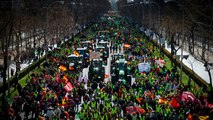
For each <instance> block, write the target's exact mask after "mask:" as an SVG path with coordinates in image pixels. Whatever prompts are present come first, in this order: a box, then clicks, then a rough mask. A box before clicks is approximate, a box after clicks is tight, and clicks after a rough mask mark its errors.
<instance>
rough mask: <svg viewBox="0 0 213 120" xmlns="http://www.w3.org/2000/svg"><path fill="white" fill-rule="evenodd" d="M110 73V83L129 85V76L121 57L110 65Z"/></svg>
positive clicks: (125, 63)
mask: <svg viewBox="0 0 213 120" xmlns="http://www.w3.org/2000/svg"><path fill="white" fill-rule="evenodd" d="M111 73H112V75H111V77H112V83H115V82H116V81H121V82H123V83H126V82H130V83H131V75H129V73H130V72H129V69H128V67H127V61H126V60H125V59H124V58H123V57H121V58H119V59H117V60H116V61H115V63H114V64H111Z"/></svg>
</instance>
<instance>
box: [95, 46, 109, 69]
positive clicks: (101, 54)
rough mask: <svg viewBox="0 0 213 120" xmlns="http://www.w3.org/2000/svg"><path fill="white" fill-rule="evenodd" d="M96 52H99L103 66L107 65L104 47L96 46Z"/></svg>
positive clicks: (106, 54)
mask: <svg viewBox="0 0 213 120" xmlns="http://www.w3.org/2000/svg"><path fill="white" fill-rule="evenodd" d="M96 52H100V57H101V58H102V59H103V62H104V65H107V58H108V53H107V50H106V49H105V47H104V46H102V45H97V46H96Z"/></svg>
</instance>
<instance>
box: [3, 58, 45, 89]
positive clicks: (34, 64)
mask: <svg viewBox="0 0 213 120" xmlns="http://www.w3.org/2000/svg"><path fill="white" fill-rule="evenodd" d="M44 60H45V56H43V57H41V58H40V59H38V60H37V61H35V62H33V63H32V64H30V65H29V66H28V67H26V68H24V69H23V70H21V71H19V72H18V73H17V77H18V78H17V79H18V80H20V79H21V78H23V77H24V76H25V75H27V74H28V73H29V72H30V71H32V70H34V69H35V68H36V67H37V66H39V65H40V64H41V63H42V62H43V61H44ZM9 81H10V85H11V86H12V85H13V84H14V83H15V82H16V75H14V76H12V77H10V78H9ZM17 82H18V81H17ZM7 84H8V81H7V82H6V85H7ZM6 89H8V88H6ZM2 92H3V85H2V86H1V87H0V93H2Z"/></svg>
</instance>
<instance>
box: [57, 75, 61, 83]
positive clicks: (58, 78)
mask: <svg viewBox="0 0 213 120" xmlns="http://www.w3.org/2000/svg"><path fill="white" fill-rule="evenodd" d="M56 81H57V82H58V83H60V82H61V81H60V74H57V75H56Z"/></svg>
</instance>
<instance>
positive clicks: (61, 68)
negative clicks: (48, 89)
mask: <svg viewBox="0 0 213 120" xmlns="http://www.w3.org/2000/svg"><path fill="white" fill-rule="evenodd" d="M59 69H60V70H61V71H63V72H64V71H66V70H67V68H66V66H64V65H60V66H59Z"/></svg>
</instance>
